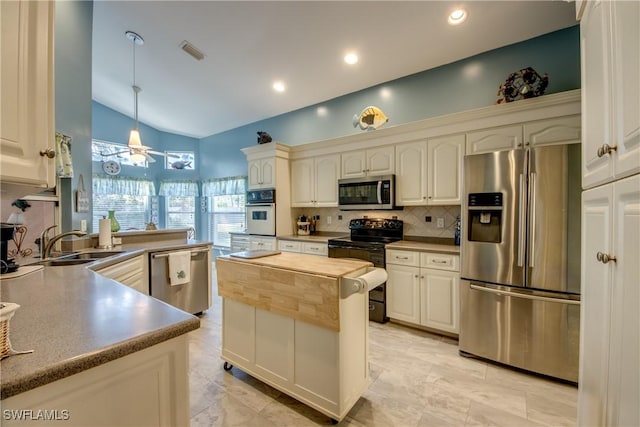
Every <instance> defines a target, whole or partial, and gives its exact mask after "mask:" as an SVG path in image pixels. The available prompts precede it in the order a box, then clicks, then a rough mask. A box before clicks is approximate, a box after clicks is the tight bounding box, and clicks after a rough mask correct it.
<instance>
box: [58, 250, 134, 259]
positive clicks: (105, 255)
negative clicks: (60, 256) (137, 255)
mask: <svg viewBox="0 0 640 427" xmlns="http://www.w3.org/2000/svg"><path fill="white" fill-rule="evenodd" d="M123 252H124V251H100V252H81V253H79V254H73V255H69V256H65V257H64V259H69V260H71V259H92V260H93V259H100V258H108V257H110V256H114V255H120V254H121V253H123Z"/></svg>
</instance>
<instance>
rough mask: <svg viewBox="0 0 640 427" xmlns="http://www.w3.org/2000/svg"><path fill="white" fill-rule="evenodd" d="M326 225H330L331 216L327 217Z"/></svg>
mask: <svg viewBox="0 0 640 427" xmlns="http://www.w3.org/2000/svg"><path fill="white" fill-rule="evenodd" d="M327 225H331V215H327Z"/></svg>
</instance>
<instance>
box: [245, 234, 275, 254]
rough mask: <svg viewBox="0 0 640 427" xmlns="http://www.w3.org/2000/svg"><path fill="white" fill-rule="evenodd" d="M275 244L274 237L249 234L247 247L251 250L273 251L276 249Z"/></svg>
mask: <svg viewBox="0 0 640 427" xmlns="http://www.w3.org/2000/svg"><path fill="white" fill-rule="evenodd" d="M276 245H277V242H276V238H275V237H263V236H249V249H250V250H252V251H256V250H265V251H273V250H275V249H276Z"/></svg>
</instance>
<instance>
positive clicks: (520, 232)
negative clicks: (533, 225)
mask: <svg viewBox="0 0 640 427" xmlns="http://www.w3.org/2000/svg"><path fill="white" fill-rule="evenodd" d="M524 185H525V183H524V175H523V174H520V184H519V186H520V198H519V200H518V204H519V207H518V267H522V266H523V265H524V242H525V236H524V233H525V232H526V231H525V212H524V204H525V202H524V198H525V191H524Z"/></svg>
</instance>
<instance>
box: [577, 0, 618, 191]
mask: <svg viewBox="0 0 640 427" xmlns="http://www.w3.org/2000/svg"><path fill="white" fill-rule="evenodd" d="M608 16H609V12H608V2H602V1H599V0H598V1H590V2H588V3H587V6H586V8H585V12H584V15H583V17H582V21H581V22H580V51H581V55H582V60H581V61H580V62H581V69H582V187H583V188H590V187H593V186H594V185H596V184H599V183H603V182H606V181H608V180H610V179H611V177H612V176H613V166H612V163H611V159H610V156H609V155H604V156H601V157H599V156H598V148H600V147H601V146H602V145H603V144H608V145H615V144H614V143H612V141H611V139H610V130H609V123H610V120H611V116H610V114H611V106H610V104H609V102H610V90H609V84H610V83H609V80H610V76H609V74H610V71H609V67H608V64H609V63H610V59H609V58H610V56H609V42H608V34H609V24H608Z"/></svg>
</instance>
